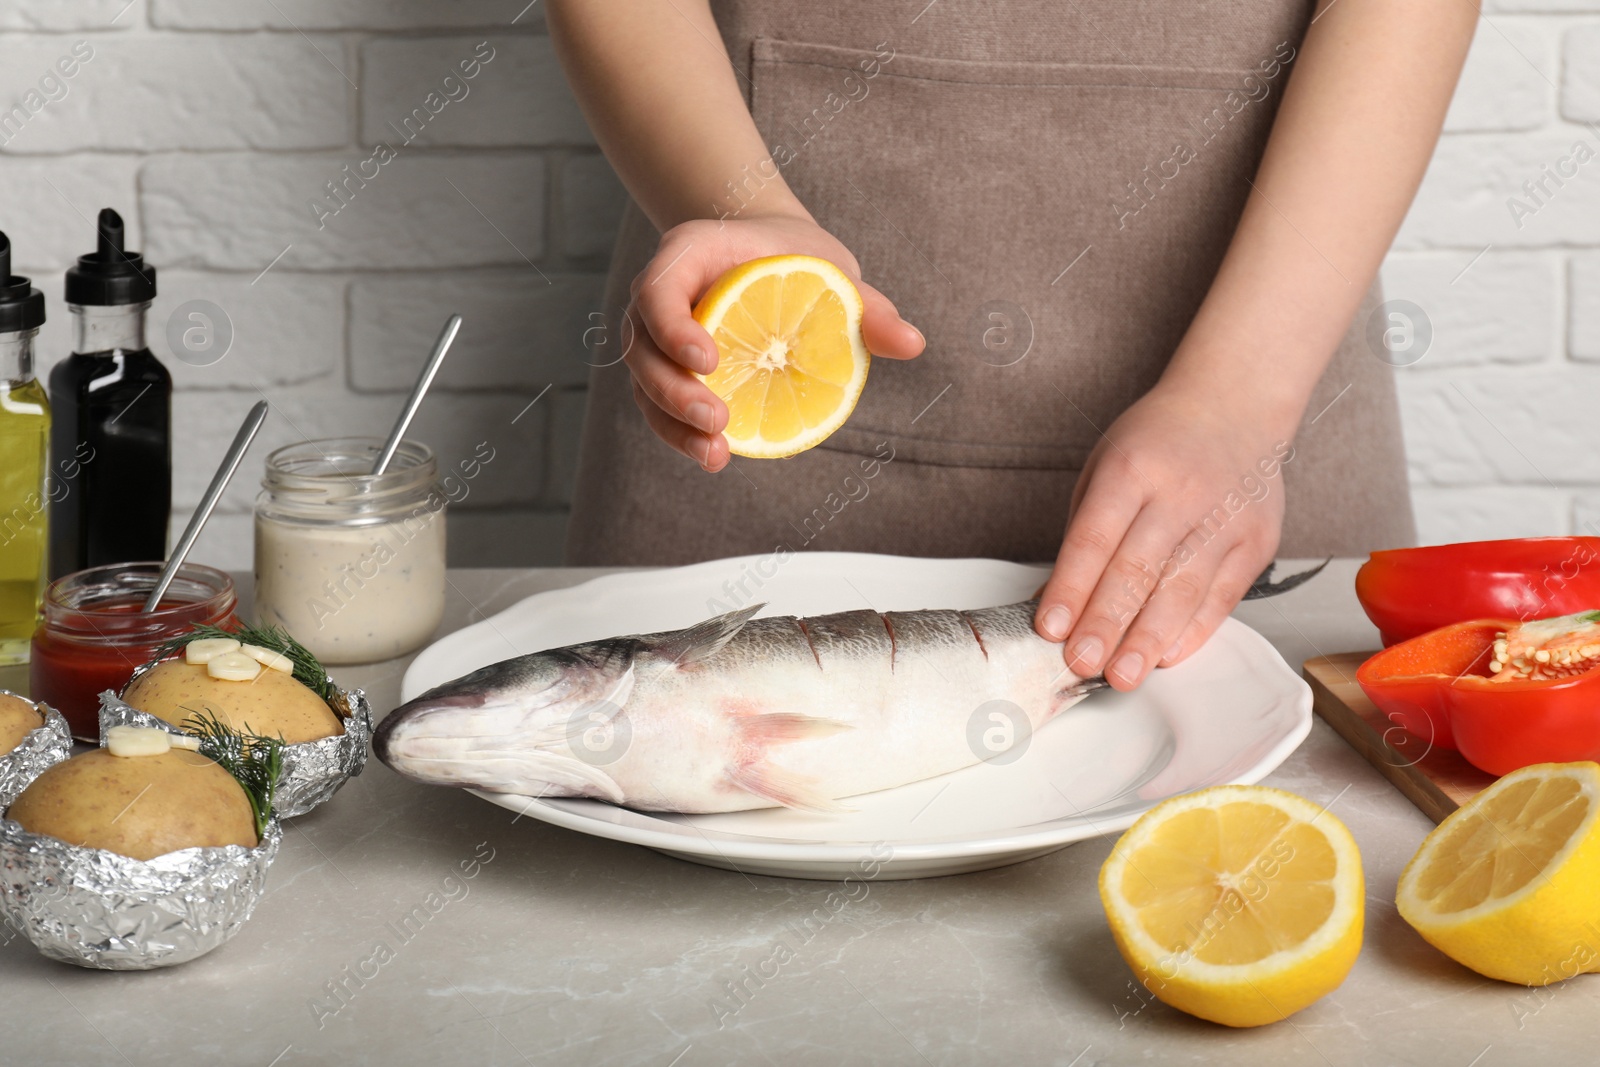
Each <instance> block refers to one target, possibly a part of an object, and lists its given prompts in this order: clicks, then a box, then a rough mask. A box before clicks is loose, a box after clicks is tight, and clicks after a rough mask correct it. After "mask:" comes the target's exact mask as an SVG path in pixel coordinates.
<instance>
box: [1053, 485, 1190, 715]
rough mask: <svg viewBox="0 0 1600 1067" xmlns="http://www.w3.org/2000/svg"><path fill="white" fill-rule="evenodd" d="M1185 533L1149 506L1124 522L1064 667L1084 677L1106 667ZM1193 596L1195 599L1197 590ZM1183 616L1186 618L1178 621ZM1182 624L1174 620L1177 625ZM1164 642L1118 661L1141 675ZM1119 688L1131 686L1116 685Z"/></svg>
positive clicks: (1074, 633)
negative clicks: (1142, 655) (1143, 656)
mask: <svg viewBox="0 0 1600 1067" xmlns="http://www.w3.org/2000/svg"><path fill="white" fill-rule="evenodd" d="M1092 492H1093V490H1091V494H1092ZM1187 532H1188V531H1187V529H1186V527H1185V526H1184V525H1181V524H1178V523H1174V522H1173V521H1172V520H1171V518H1170V517H1168V516H1165V515H1163V514H1161V513H1159V512H1157V511H1156V510H1155V509H1154V508H1151V507H1146V508H1145V509H1143V510H1142V511H1141V512H1140V513H1139V515H1138V517H1137V518H1135V519H1134V520H1133V522H1132V523H1130V524H1129V528H1128V532H1127V533H1126V534H1124V535H1123V538H1122V542H1121V543H1120V544H1119V545H1118V546H1117V547H1116V551H1115V552H1114V553H1113V555H1112V557H1111V560H1110V562H1108V563H1107V564H1106V566H1105V569H1104V571H1103V573H1102V574H1100V575H1099V580H1098V581H1097V582H1096V583H1095V586H1094V592H1093V593H1092V595H1091V596H1090V597H1089V600H1088V603H1087V604H1086V605H1085V606H1084V608H1083V612H1082V614H1081V616H1080V617H1079V618H1078V620H1077V622H1076V624H1075V625H1074V626H1073V628H1072V634H1071V636H1069V637H1068V638H1067V640H1066V647H1065V654H1066V661H1067V666H1068V667H1071V668H1072V670H1073V673H1075V674H1078V675H1082V676H1089V675H1095V674H1100V673H1102V672H1103V671H1104V670H1105V669H1106V666H1107V664H1109V663H1110V662H1111V659H1112V653H1113V651H1114V650H1116V648H1117V646H1118V644H1119V643H1120V642H1121V641H1122V635H1123V633H1124V632H1125V631H1126V630H1127V629H1128V628H1129V627H1130V626H1131V625H1132V624H1133V621H1134V619H1135V618H1136V617H1137V616H1138V614H1139V612H1140V611H1142V610H1143V609H1144V607H1145V604H1146V602H1147V601H1148V600H1149V599H1150V598H1151V597H1152V596H1153V595H1154V594H1155V592H1156V588H1157V586H1159V585H1160V583H1161V579H1162V575H1163V569H1164V568H1165V567H1166V566H1167V560H1168V559H1169V557H1171V555H1172V552H1173V549H1174V547H1175V546H1176V544H1177V542H1178V541H1179V540H1180V539H1181V538H1182V537H1183V535H1184V534H1185V533H1187ZM1201 592H1204V590H1203V589H1202V590H1201ZM1195 600H1196V602H1198V600H1199V596H1198V595H1196V597H1195ZM1191 613H1192V609H1191ZM1187 621H1188V618H1187V617H1185V618H1184V620H1183V622H1187ZM1181 626H1182V623H1179V624H1178V627H1181ZM1177 636H1178V630H1177V628H1176V627H1175V628H1174V629H1173V632H1172V634H1171V635H1170V636H1169V638H1168V640H1169V641H1171V640H1175V639H1176V638H1177ZM1165 647H1166V646H1162V649H1161V650H1157V651H1156V652H1155V653H1154V654H1152V655H1150V656H1149V659H1148V662H1147V663H1140V662H1136V661H1132V660H1130V661H1128V662H1125V663H1122V664H1120V665H1119V666H1120V668H1121V670H1122V671H1125V672H1130V673H1134V674H1140V673H1141V671H1142V668H1143V667H1144V666H1154V665H1155V659H1156V656H1159V655H1160V653H1161V651H1164V650H1165ZM1108 680H1109V679H1108ZM1118 688H1131V686H1128V685H1120V684H1119V685H1118Z"/></svg>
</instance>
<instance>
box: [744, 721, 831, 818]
mask: <svg viewBox="0 0 1600 1067" xmlns="http://www.w3.org/2000/svg"><path fill="white" fill-rule="evenodd" d="M762 717H763V718H770V717H771V716H762ZM727 774H728V781H730V782H732V783H733V784H734V785H736V786H738V787H739V788H740V789H743V790H744V791H745V792H746V793H750V794H751V795H753V796H758V797H760V798H761V799H763V800H770V801H772V802H773V803H774V804H781V805H783V806H784V807H786V808H796V809H798V810H800V811H809V812H815V813H816V814H818V815H839V814H843V813H846V812H849V811H852V810H854V809H852V808H847V807H845V806H844V805H842V804H838V803H836V802H835V801H834V800H833V799H832V798H830V797H825V796H823V795H822V794H821V793H819V792H817V783H816V779H814V778H807V777H805V776H804V775H800V774H795V773H794V772H793V771H786V770H784V769H783V768H782V767H775V766H773V765H772V764H770V763H765V762H762V763H752V764H747V765H745V766H742V767H730V768H728V772H727Z"/></svg>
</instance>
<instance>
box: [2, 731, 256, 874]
mask: <svg viewBox="0 0 1600 1067" xmlns="http://www.w3.org/2000/svg"><path fill="white" fill-rule="evenodd" d="M6 818H8V819H13V820H15V821H16V822H18V823H21V824H22V828H23V829H24V830H27V831H29V832H30V833H35V834H47V835H49V836H50V837H54V838H58V839H59V840H62V841H65V842H67V843H68V844H73V845H81V846H83V847H85V848H103V849H106V850H107V851H110V852H116V853H119V854H121V855H124V856H131V857H133V858H134V859H136V860H148V859H154V858H155V857H157V856H161V855H165V854H166V853H168V852H176V851H177V850H178V849H180V848H193V847H196V846H217V845H244V846H245V847H247V848H253V847H254V846H255V845H256V844H257V840H256V824H255V816H254V814H253V813H252V812H251V810H250V798H249V797H248V796H246V795H245V791H244V787H243V786H241V785H240V784H239V783H238V781H237V780H235V779H234V777H233V775H231V774H229V773H228V772H227V771H225V770H223V769H222V768H221V767H219V766H217V765H216V764H215V763H213V762H211V761H210V760H209V759H207V758H206V757H204V756H202V755H200V753H198V752H188V751H185V750H183V749H173V750H172V751H170V752H167V753H164V754H162V755H159V756H132V757H122V756H113V755H112V754H111V753H109V752H107V751H106V750H105V749H103V748H99V749H95V750H94V751H93V752H85V753H84V754H83V755H81V756H74V757H72V758H71V759H69V760H64V761H63V762H61V763H57V764H56V765H55V766H53V767H51V768H49V769H48V770H46V771H45V772H44V773H43V774H41V775H40V776H39V777H37V778H35V779H34V780H33V782H32V783H31V784H30V785H29V786H28V788H26V789H24V790H23V791H22V795H21V796H19V797H18V798H17V799H16V800H14V801H13V802H12V804H11V808H10V810H8V811H7V812H6Z"/></svg>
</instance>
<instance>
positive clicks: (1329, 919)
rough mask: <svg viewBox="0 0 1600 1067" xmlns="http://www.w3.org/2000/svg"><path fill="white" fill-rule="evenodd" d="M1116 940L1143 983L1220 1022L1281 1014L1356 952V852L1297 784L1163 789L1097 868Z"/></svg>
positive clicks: (1314, 992) (1258, 1021)
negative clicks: (1170, 794)
mask: <svg viewBox="0 0 1600 1067" xmlns="http://www.w3.org/2000/svg"><path fill="white" fill-rule="evenodd" d="M1100 900H1101V903H1102V904H1103V905H1104V906H1105V910H1106V917H1107V919H1109V920H1110V923H1111V934H1112V937H1113V938H1114V939H1115V940H1116V943H1117V948H1118V949H1119V950H1121V952H1122V956H1123V958H1124V959H1125V960H1127V961H1128V966H1130V967H1131V968H1133V972H1134V974H1135V975H1136V976H1137V977H1138V979H1139V981H1140V982H1142V983H1143V984H1144V985H1145V987H1146V988H1148V989H1149V990H1150V992H1151V993H1153V994H1155V996H1156V997H1157V998H1158V999H1160V1000H1162V1001H1163V1002H1165V1003H1167V1004H1170V1005H1171V1006H1173V1007H1174V1008H1177V1009H1179V1010H1180V1011H1185V1012H1188V1013H1189V1014H1190V1015H1196V1016H1199V1017H1200V1018H1202V1019H1209V1020H1211V1021H1212V1022H1217V1023H1222V1024H1224V1025H1226V1026H1260V1025H1262V1024H1264V1023H1270V1022H1276V1021H1278V1020H1279V1019H1284V1018H1287V1017H1288V1016H1289V1015H1291V1014H1293V1013H1294V1012H1297V1011H1299V1010H1300V1009H1301V1008H1304V1007H1306V1006H1307V1005H1309V1004H1311V1003H1312V1002H1314V1001H1316V1000H1317V999H1318V998H1320V997H1322V996H1324V995H1325V994H1327V993H1330V992H1332V991H1333V990H1334V989H1335V988H1337V987H1338V985H1339V983H1340V982H1342V981H1344V978H1345V975H1346V974H1348V973H1349V972H1350V968H1351V967H1352V966H1353V965H1354V964H1355V961H1356V956H1357V955H1359V954H1360V952H1361V929H1362V921H1363V918H1364V916H1365V912H1366V891H1365V883H1364V882H1363V880H1362V875H1361V855H1360V852H1359V851H1358V850H1357V848H1356V843H1355V839H1354V838H1352V837H1351V836H1350V831H1349V830H1347V829H1345V826H1344V824H1343V823H1341V822H1340V821H1339V820H1338V819H1336V818H1334V816H1332V815H1331V814H1329V813H1328V812H1327V810H1326V809H1325V808H1323V807H1322V806H1320V805H1317V804H1314V803H1312V802H1311V801H1309V800H1307V799H1305V798H1304V797H1299V796H1295V795H1294V794H1293V793H1286V792H1284V791H1282V790H1280V789H1271V788H1268V787H1266V786H1259V785H1221V786H1214V787H1212V788H1210V789H1202V790H1199V791H1197V792H1194V793H1188V794H1185V795H1183V796H1179V797H1174V798H1172V799H1171V800H1167V801H1163V802H1162V803H1160V804H1158V805H1156V806H1155V807H1154V808H1151V809H1150V810H1149V811H1148V812H1146V813H1145V814H1144V815H1143V816H1142V817H1141V818H1140V819H1139V821H1138V822H1136V823H1134V824H1133V826H1132V827H1130V828H1129V830H1128V832H1127V833H1125V834H1123V836H1122V839H1121V840H1120V841H1118V842H1117V845H1116V848H1114V849H1113V850H1112V852H1111V856H1110V857H1109V858H1108V859H1107V860H1106V862H1105V866H1103V867H1102V868H1101V869H1100Z"/></svg>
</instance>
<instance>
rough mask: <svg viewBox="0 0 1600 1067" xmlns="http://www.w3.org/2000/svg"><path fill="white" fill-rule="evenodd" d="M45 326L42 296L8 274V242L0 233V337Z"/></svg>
mask: <svg viewBox="0 0 1600 1067" xmlns="http://www.w3.org/2000/svg"><path fill="white" fill-rule="evenodd" d="M43 325H44V294H43V293H41V292H40V291H39V290H37V289H35V288H34V287H33V283H31V282H30V281H28V279H26V278H24V277H21V276H20V275H14V274H12V273H11V238H9V237H7V236H6V235H5V234H3V233H0V333H18V332H20V331H22V330H37V329H38V328H39V327H40V326H43Z"/></svg>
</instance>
